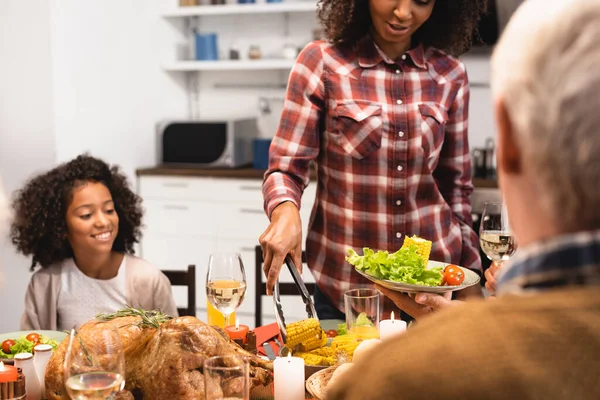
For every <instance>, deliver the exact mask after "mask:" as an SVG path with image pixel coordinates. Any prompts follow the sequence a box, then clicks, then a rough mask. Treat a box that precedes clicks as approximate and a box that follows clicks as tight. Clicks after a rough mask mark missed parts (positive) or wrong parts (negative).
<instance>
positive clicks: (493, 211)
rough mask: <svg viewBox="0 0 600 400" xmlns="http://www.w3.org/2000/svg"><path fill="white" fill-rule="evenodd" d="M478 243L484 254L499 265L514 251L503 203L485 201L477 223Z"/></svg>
mask: <svg viewBox="0 0 600 400" xmlns="http://www.w3.org/2000/svg"><path fill="white" fill-rule="evenodd" d="M479 243H480V245H481V249H482V250H483V252H484V253H485V255H486V256H487V257H488V258H489V259H490V260H492V261H493V262H495V263H497V264H498V265H499V266H500V267H501V266H502V264H503V263H504V262H505V261H507V260H509V259H510V257H511V256H512V255H513V254H514V252H515V251H516V249H517V246H516V243H515V239H514V236H513V234H512V233H511V230H510V225H509V222H508V214H507V212H506V206H505V205H504V203H501V202H492V203H485V206H484V208H483V214H482V216H481V224H480V225H479Z"/></svg>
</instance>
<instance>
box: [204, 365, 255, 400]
mask: <svg viewBox="0 0 600 400" xmlns="http://www.w3.org/2000/svg"><path fill="white" fill-rule="evenodd" d="M204 393H205V396H206V400H225V399H244V400H248V399H249V398H250V366H249V364H248V360H247V359H246V358H244V357H240V356H215V357H211V358H207V359H206V360H204Z"/></svg>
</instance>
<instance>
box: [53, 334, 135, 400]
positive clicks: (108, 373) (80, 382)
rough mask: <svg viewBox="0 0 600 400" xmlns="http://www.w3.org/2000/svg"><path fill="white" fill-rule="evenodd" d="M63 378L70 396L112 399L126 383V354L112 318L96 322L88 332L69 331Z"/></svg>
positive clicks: (83, 399)
mask: <svg viewBox="0 0 600 400" xmlns="http://www.w3.org/2000/svg"><path fill="white" fill-rule="evenodd" d="M64 381H65V387H66V389H67V393H68V395H69V397H70V398H71V399H73V400H92V399H93V400H96V399H98V400H100V399H112V398H114V396H115V395H116V394H117V393H118V392H120V391H121V390H123V387H125V356H124V354H123V347H122V345H121V338H120V336H119V333H118V331H117V328H116V326H115V324H114V323H112V322H99V323H97V325H96V326H95V327H94V331H93V333H92V332H89V335H80V334H78V333H77V332H76V331H75V329H73V330H72V331H71V335H70V338H69V347H68V348H67V353H66V356H65V363H64Z"/></svg>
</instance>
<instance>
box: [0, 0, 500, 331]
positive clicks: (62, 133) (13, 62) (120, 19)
mask: <svg viewBox="0 0 600 400" xmlns="http://www.w3.org/2000/svg"><path fill="white" fill-rule="evenodd" d="M175 3H176V0H126V1H124V0H86V1H80V0H28V1H23V0H2V1H0V60H1V62H0V177H1V178H2V180H3V181H4V186H5V189H6V191H7V192H12V191H13V190H15V189H17V188H19V187H20V186H22V185H23V183H24V182H25V181H26V179H27V178H28V177H29V176H31V174H32V173H34V172H37V171H40V170H44V169H46V168H48V167H50V166H52V165H54V164H55V163H56V162H62V161H66V160H69V159H71V158H73V157H74V156H76V155H78V154H80V153H82V152H84V151H90V152H91V153H92V154H93V155H96V156H99V157H103V158H104V159H106V160H107V161H109V162H111V163H116V164H119V165H121V166H122V167H123V169H124V170H125V172H126V173H127V174H128V175H129V176H130V178H131V179H132V180H133V179H134V171H135V169H136V168H138V167H142V166H149V165H153V164H155V163H156V161H157V158H156V150H157V149H156V133H155V124H156V123H157V122H158V121H160V120H162V119H165V118H185V117H187V116H188V115H189V108H188V107H189V102H188V100H189V99H188V96H187V89H188V87H189V83H190V82H189V80H187V79H186V76H185V74H182V73H166V72H164V71H163V70H162V68H161V66H162V65H163V64H164V63H167V62H169V61H172V60H175V59H176V58H177V56H178V55H181V53H182V52H185V51H186V50H185V44H186V43H187V39H188V32H189V30H186V29H185V26H184V23H183V21H181V20H175V21H173V20H166V19H164V18H162V17H161V16H160V10H161V9H163V8H164V7H166V6H169V5H172V4H175ZM291 15H292V17H291V18H290V19H289V20H287V19H286V16H285V15H268V16H260V15H250V16H221V17H202V18H199V19H198V20H196V21H193V23H194V24H197V27H198V28H199V30H200V31H201V32H212V31H216V32H218V33H219V45H220V47H221V53H222V54H226V53H227V52H228V50H229V48H230V47H236V48H238V49H239V50H240V51H241V52H242V54H243V55H245V53H246V52H247V48H248V46H249V45H250V44H259V45H260V46H261V50H262V52H263V55H264V56H268V55H273V54H274V53H276V52H277V51H279V49H280V48H281V46H282V45H283V44H284V43H286V42H291V43H295V44H298V45H302V44H304V43H306V42H307V41H309V40H310V39H311V37H312V32H311V31H312V28H313V27H314V26H316V24H315V20H314V16H312V15H310V14H291ZM273 35H274V36H273ZM188 50H189V49H188ZM466 60H467V62H468V68H469V71H470V73H471V74H472V75H473V76H475V77H477V78H476V80H481V81H482V83H485V82H484V81H485V79H486V74H487V69H488V56H487V55H485V54H483V55H473V56H470V57H468V58H466ZM200 78H201V79H200V81H199V82H200V83H199V91H198V94H199V96H198V100H199V104H200V108H199V109H200V116H201V117H227V116H232V115H257V116H259V117H260V120H259V121H260V126H261V129H262V130H263V135H264V136H270V135H272V134H273V132H274V130H275V126H276V123H277V119H278V116H279V113H280V111H281V106H282V102H281V99H282V97H283V94H284V90H283V89H282V88H277V87H275V88H269V87H259V88H256V87H251V88H242V87H241V86H246V85H247V84H249V83H251V84H255V83H260V84H269V85H272V84H275V86H277V85H284V84H285V82H286V80H287V73H285V72H273V71H269V72H203V73H201V74H200ZM223 84H226V85H229V87H228V88H226V89H223V88H220V87H215V86H217V85H223ZM261 96H263V97H266V98H269V99H271V104H270V105H271V109H272V111H271V113H268V114H261V113H260V111H259V108H258V98H259V97H261ZM471 108H472V112H471V122H470V123H471V134H470V137H471V146H472V147H477V146H480V145H482V144H483V142H484V140H485V138H486V137H488V136H492V135H493V132H492V130H493V128H492V126H493V125H492V122H491V107H490V102H489V89H487V88H485V87H479V88H474V89H473V99H472V101H471ZM1 246H2V247H0V265H1V266H2V267H1V271H2V274H3V276H4V281H3V282H4V283H2V284H0V304H5V305H6V304H8V305H10V307H5V308H4V309H3V317H2V318H1V319H0V331H7V330H12V329H17V328H18V319H19V316H20V315H21V313H22V307H23V296H24V293H25V288H26V285H27V283H28V281H29V272H28V266H29V262H30V260H28V259H26V258H25V257H21V256H19V255H17V254H15V252H14V251H13V249H12V248H11V246H9V245H8V243H6V242H2V244H1Z"/></svg>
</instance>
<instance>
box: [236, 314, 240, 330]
mask: <svg viewBox="0 0 600 400" xmlns="http://www.w3.org/2000/svg"><path fill="white" fill-rule="evenodd" d="M235 330H236V331H239V330H240V320H239V319H237V317H236V318H235Z"/></svg>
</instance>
